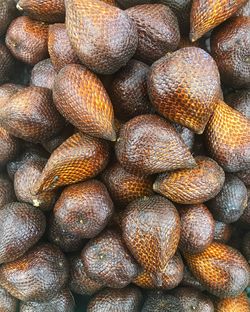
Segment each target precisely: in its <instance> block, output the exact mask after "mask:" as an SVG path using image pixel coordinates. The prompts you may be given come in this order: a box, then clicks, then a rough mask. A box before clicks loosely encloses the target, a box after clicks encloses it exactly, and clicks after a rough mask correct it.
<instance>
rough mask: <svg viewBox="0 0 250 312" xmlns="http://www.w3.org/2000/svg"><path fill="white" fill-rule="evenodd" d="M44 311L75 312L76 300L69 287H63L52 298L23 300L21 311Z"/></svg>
mask: <svg viewBox="0 0 250 312" xmlns="http://www.w3.org/2000/svg"><path fill="white" fill-rule="evenodd" d="M31 311H36V312H44V311H60V312H74V311H75V300H74V297H73V295H72V293H71V292H70V291H69V289H68V288H65V289H63V290H62V291H60V292H59V293H58V294H56V295H55V297H53V298H52V299H50V300H48V301H45V302H39V301H27V302H21V304H20V312H31Z"/></svg>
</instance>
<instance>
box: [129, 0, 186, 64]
mask: <svg viewBox="0 0 250 312" xmlns="http://www.w3.org/2000/svg"><path fill="white" fill-rule="evenodd" d="M126 12H127V14H128V16H129V17H130V18H131V19H132V21H133V22H134V23H135V25H136V27H137V31H138V37H139V39H138V46H137V50H136V52H135V57H136V58H138V59H140V60H142V61H144V62H146V63H150V64H151V63H153V62H154V61H156V60H158V59H159V58H161V57H163V56H164V55H165V54H166V53H167V52H171V51H175V50H176V49H177V46H178V44H179V41H180V32H179V25H178V20H177V18H176V16H175V15H174V13H173V12H172V10H171V9H170V8H169V7H167V6H165V5H163V4H142V5H137V6H134V7H132V8H129V9H127V10H126Z"/></svg>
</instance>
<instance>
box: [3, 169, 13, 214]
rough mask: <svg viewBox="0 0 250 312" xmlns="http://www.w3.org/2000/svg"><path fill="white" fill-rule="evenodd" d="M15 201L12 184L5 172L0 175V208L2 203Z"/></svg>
mask: <svg viewBox="0 0 250 312" xmlns="http://www.w3.org/2000/svg"><path fill="white" fill-rule="evenodd" d="M13 201H15V192H14V188H13V184H12V183H11V181H10V180H9V179H8V177H7V176H6V175H5V174H1V175H0V209H2V207H4V205H6V204H9V203H11V202H13Z"/></svg>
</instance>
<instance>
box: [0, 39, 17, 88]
mask: <svg viewBox="0 0 250 312" xmlns="http://www.w3.org/2000/svg"><path fill="white" fill-rule="evenodd" d="M0 60H1V62H0V84H2V83H4V82H6V81H8V80H9V79H10V75H11V74H12V72H13V70H14V65H15V60H14V58H13V56H12V55H11V53H10V51H9V50H8V49H7V48H6V46H5V45H4V44H1V43H0Z"/></svg>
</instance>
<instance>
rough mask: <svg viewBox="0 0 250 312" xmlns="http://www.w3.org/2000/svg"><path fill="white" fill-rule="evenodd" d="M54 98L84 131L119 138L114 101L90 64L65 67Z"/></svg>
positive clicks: (99, 135)
mask: <svg viewBox="0 0 250 312" xmlns="http://www.w3.org/2000/svg"><path fill="white" fill-rule="evenodd" d="M53 99H54V102H55V105H56V107H57V109H58V110H59V112H60V113H61V114H62V115H63V116H64V117H65V118H66V119H67V120H68V121H69V122H70V123H71V124H73V125H74V126H75V127H76V128H77V129H78V130H80V131H81V132H83V133H86V134H88V135H92V136H94V137H99V138H103V139H106V140H110V141H115V140H116V133H115V127H114V112H113V106H112V103H111V101H110V99H109V96H108V94H107V92H106V90H105V88H104V86H103V84H102V82H101V81H100V79H99V78H98V77H97V76H96V75H95V74H94V73H92V72H91V71H90V70H88V69H87V68H86V67H84V66H82V65H77V64H71V65H67V66H65V67H64V68H63V69H62V70H61V71H60V72H59V74H58V75H57V77H56V79H55V83H54V88H53Z"/></svg>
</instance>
